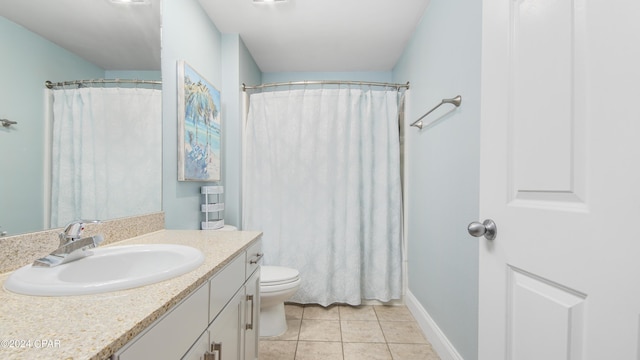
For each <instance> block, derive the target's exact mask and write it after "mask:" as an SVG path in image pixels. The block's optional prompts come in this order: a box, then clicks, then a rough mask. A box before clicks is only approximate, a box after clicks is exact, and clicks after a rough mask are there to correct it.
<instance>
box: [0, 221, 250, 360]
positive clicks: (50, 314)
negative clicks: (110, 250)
mask: <svg viewBox="0 0 640 360" xmlns="http://www.w3.org/2000/svg"><path fill="white" fill-rule="evenodd" d="M260 236H261V233H260V232H246V231H224V232H216V231H197V230H161V231H157V232H153V233H150V234H146V235H142V236H138V237H135V238H131V239H128V240H125V241H121V242H117V243H114V244H110V246H111V245H129V244H179V245H187V246H192V247H194V248H196V249H199V250H200V251H202V252H203V253H204V255H205V260H204V263H203V264H202V265H201V266H200V267H198V268H197V269H195V270H193V271H191V272H189V273H187V274H184V275H181V276H179V277H176V278H173V279H170V280H166V281H163V282H159V283H156V284H151V285H147V286H143V287H138V288H134V289H129V290H121V291H113V292H109V293H103V294H95V295H82V296H61V297H40V296H25V295H18V294H14V293H11V292H8V291H7V290H4V289H3V291H2V292H1V293H0V341H1V343H0V345H2V346H0V358H2V359H24V358H38V359H75V360H78V359H114V360H128V359H207V358H210V359H218V358H220V355H222V354H223V355H224V357H223V358H224V359H225V360H229V359H234V360H236V359H237V360H241V359H247V360H255V359H257V356H258V334H257V331H258V329H259V324H258V321H259V314H260V300H259V294H258V289H259V284H260V270H259V265H258V261H259V258H260V256H261V255H260V254H261V241H260ZM8 275H9V274H3V275H0V282H2V283H4V281H5V279H6V278H7V277H8ZM205 355H206V356H205Z"/></svg>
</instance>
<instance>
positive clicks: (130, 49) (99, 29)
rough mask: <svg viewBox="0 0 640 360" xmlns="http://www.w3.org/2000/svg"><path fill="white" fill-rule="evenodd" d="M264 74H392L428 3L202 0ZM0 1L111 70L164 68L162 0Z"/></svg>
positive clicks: (25, 22) (0, 9) (12, 14)
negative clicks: (127, 0)
mask: <svg viewBox="0 0 640 360" xmlns="http://www.w3.org/2000/svg"><path fill="white" fill-rule="evenodd" d="M198 1H199V2H200V4H201V5H202V7H203V9H204V10H205V11H206V12H207V14H208V15H209V17H210V18H211V19H212V20H213V22H214V23H215V24H216V26H217V28H218V29H219V30H220V31H221V32H222V33H229V34H240V36H241V37H242V39H243V41H244V43H245V44H246V45H247V48H248V49H249V51H250V52H251V55H252V56H253V57H254V59H255V60H256V63H257V64H258V66H259V67H260V69H261V70H262V71H263V72H280V71H286V72H298V71H305V72H334V71H336V72H338V71H389V70H391V69H392V68H393V66H394V65H395V63H396V62H397V60H398V58H399V57H400V54H401V53H402V51H403V50H404V47H405V45H406V44H407V41H408V39H409V38H410V36H411V34H412V33H413V31H414V29H415V27H416V25H417V24H418V22H419V20H420V18H421V17H422V14H423V13H424V11H425V9H426V7H427V5H428V3H429V0H387V1H382V0H322V1H320V0H287V1H286V2H282V3H275V4H254V3H253V1H252V0H198ZM145 2H146V4H142V5H129V6H127V5H122V4H113V3H111V2H110V1H108V0H91V1H89V0H55V1H52V0H0V15H1V16H4V17H5V18H7V19H9V20H11V21H13V22H15V23H18V24H20V25H22V26H24V27H25V28H27V29H29V30H31V31H32V32H35V33H37V34H40V35H41V36H43V37H45V38H47V39H49V40H51V41H52V42H54V43H56V44H58V45H60V46H62V47H64V48H66V49H68V50H70V51H72V52H74V53H76V54H78V55H80V56H82V57H83V58H85V59H87V60H88V61H90V62H92V63H94V64H96V65H98V66H100V67H102V68H104V69H106V70H160V24H161V16H160V12H161V9H160V7H161V0H145Z"/></svg>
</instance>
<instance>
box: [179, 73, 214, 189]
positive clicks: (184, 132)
mask: <svg viewBox="0 0 640 360" xmlns="http://www.w3.org/2000/svg"><path fill="white" fill-rule="evenodd" d="M177 76H178V78H177V88H178V181H220V180H221V171H220V168H221V139H222V127H221V125H222V123H221V116H220V110H221V104H220V91H219V90H218V89H217V88H216V87H215V86H213V85H212V84H211V82H209V81H208V80H207V79H205V78H204V77H203V76H202V75H200V73H198V72H197V71H196V70H195V69H194V68H193V67H192V66H190V65H189V64H188V63H187V62H186V61H184V60H178V63H177Z"/></svg>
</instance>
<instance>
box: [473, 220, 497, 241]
mask: <svg viewBox="0 0 640 360" xmlns="http://www.w3.org/2000/svg"><path fill="white" fill-rule="evenodd" d="M467 230H468V231H469V234H470V235H471V236H475V237H480V236H483V235H484V237H485V239H487V240H493V239H495V238H496V233H497V232H498V227H497V226H496V223H494V222H493V220H491V219H487V220H485V221H483V222H482V224H480V223H479V222H477V221H474V222H472V223H471V224H469V226H468V227H467Z"/></svg>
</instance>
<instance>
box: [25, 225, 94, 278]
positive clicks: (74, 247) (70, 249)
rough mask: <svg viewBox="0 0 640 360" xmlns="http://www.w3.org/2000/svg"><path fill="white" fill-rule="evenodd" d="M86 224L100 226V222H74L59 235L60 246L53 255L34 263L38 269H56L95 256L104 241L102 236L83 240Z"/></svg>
mask: <svg viewBox="0 0 640 360" xmlns="http://www.w3.org/2000/svg"><path fill="white" fill-rule="evenodd" d="M85 223H93V224H99V223H100V221H99V220H74V221H72V222H70V223H69V224H68V225H67V226H66V227H65V229H64V231H63V232H61V233H60V234H59V237H60V246H59V247H58V248H57V249H56V250H54V251H53V252H52V253H51V254H49V255H47V256H45V257H43V258H40V259H38V260H36V261H34V262H33V266H36V267H54V266H58V265H62V264H65V263H68V262H71V261H74V260H78V259H81V258H83V257H86V256H89V255H93V253H92V252H91V251H88V250H89V249H93V248H95V247H97V246H98V245H100V243H102V241H104V237H103V236H102V235H94V236H90V237H86V238H82V236H81V235H82V231H83V230H84V224H85Z"/></svg>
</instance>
